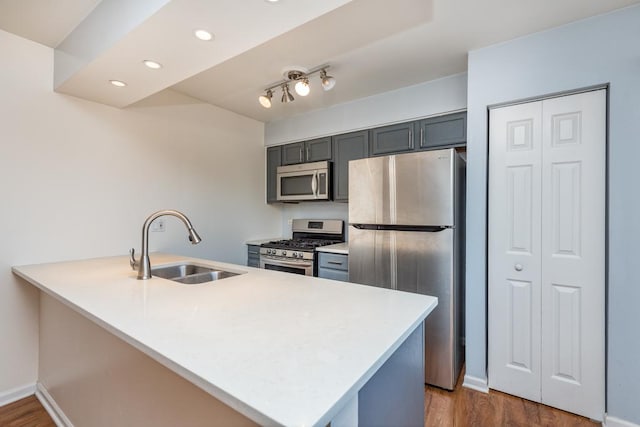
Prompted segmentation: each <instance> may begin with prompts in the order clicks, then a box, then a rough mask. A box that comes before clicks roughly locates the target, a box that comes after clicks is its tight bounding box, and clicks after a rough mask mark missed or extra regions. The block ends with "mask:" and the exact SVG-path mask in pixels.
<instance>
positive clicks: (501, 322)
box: [488, 102, 542, 401]
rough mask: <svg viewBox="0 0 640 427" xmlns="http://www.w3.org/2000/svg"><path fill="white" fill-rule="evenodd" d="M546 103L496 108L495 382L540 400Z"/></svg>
mask: <svg viewBox="0 0 640 427" xmlns="http://www.w3.org/2000/svg"><path fill="white" fill-rule="evenodd" d="M541 119H542V104H541V103H540V102H537V103H529V104H521V105H515V106H510V107H505V108H498V109H493V110H491V112H490V122H489V123H490V144H489V235H488V242H489V248H488V249H489V261H490V262H489V276H488V280H489V283H488V287H489V289H488V292H489V387H490V388H492V389H497V390H502V391H504V392H506V393H510V394H515V395H517V396H521V397H524V398H526V399H530V400H534V401H540V378H541V376H540V324H541V319H540V314H541V309H540V280H541V266H540V261H541V256H540V235H541V233H540V221H541V214H540V209H541V206H540V203H541V199H540V198H541V189H540V185H541V177H540V173H541V160H542V153H541V145H542V135H541V130H542V126H541Z"/></svg>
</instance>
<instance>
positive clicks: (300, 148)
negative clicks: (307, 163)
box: [300, 147, 302, 163]
mask: <svg viewBox="0 0 640 427" xmlns="http://www.w3.org/2000/svg"><path fill="white" fill-rule="evenodd" d="M300 163H302V147H300Z"/></svg>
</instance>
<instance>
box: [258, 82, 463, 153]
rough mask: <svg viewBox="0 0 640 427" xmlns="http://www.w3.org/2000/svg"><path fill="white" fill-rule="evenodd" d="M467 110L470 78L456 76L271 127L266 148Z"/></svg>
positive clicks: (280, 122) (365, 99)
mask: <svg viewBox="0 0 640 427" xmlns="http://www.w3.org/2000/svg"><path fill="white" fill-rule="evenodd" d="M335 90H339V89H338V88H336V89H335ZM466 107H467V74H466V73H462V74H455V75H452V76H447V77H443V78H441V79H437V80H431V81H428V82H425V83H420V84H418V85H415V86H409V87H405V88H402V89H398V90H393V91H389V92H384V93H381V94H378V95H373V96H369V97H366V98H362V99H358V100H355V101H351V102H345V103H343V104H338V105H334V106H332V107H329V108H324V109H322V110H316V111H311V112H309V113H306V114H300V115H297V116H294V117H291V118H287V119H282V120H278V121H275V122H270V123H267V124H266V125H265V145H274V144H282V143H285V142H294V141H301V140H305V139H312V138H317V137H322V136H327V135H337V134H340V133H346V132H351V131H355V130H360V129H367V128H370V127H375V126H382V125H386V124H390V123H398V122H403V121H408V120H412V119H416V118H421V117H427V116H432V115H438V114H443V113H446V112H450V111H458V110H463V109H465V108H466Z"/></svg>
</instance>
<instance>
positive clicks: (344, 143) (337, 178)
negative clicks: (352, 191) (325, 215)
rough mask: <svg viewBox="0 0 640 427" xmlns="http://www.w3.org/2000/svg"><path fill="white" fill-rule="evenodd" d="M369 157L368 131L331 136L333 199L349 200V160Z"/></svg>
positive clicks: (338, 200)
mask: <svg viewBox="0 0 640 427" xmlns="http://www.w3.org/2000/svg"><path fill="white" fill-rule="evenodd" d="M366 157H369V131H366V130H363V131H359V132H351V133H345V134H343V135H336V136H334V137H333V200H335V201H337V202H347V201H349V161H350V160H357V159H364V158H366Z"/></svg>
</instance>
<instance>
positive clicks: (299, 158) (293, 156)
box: [282, 142, 304, 165]
mask: <svg viewBox="0 0 640 427" xmlns="http://www.w3.org/2000/svg"><path fill="white" fill-rule="evenodd" d="M303 162H304V142H296V143H295V144H287V145H283V146H282V165H294V164H296V163H303Z"/></svg>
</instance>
